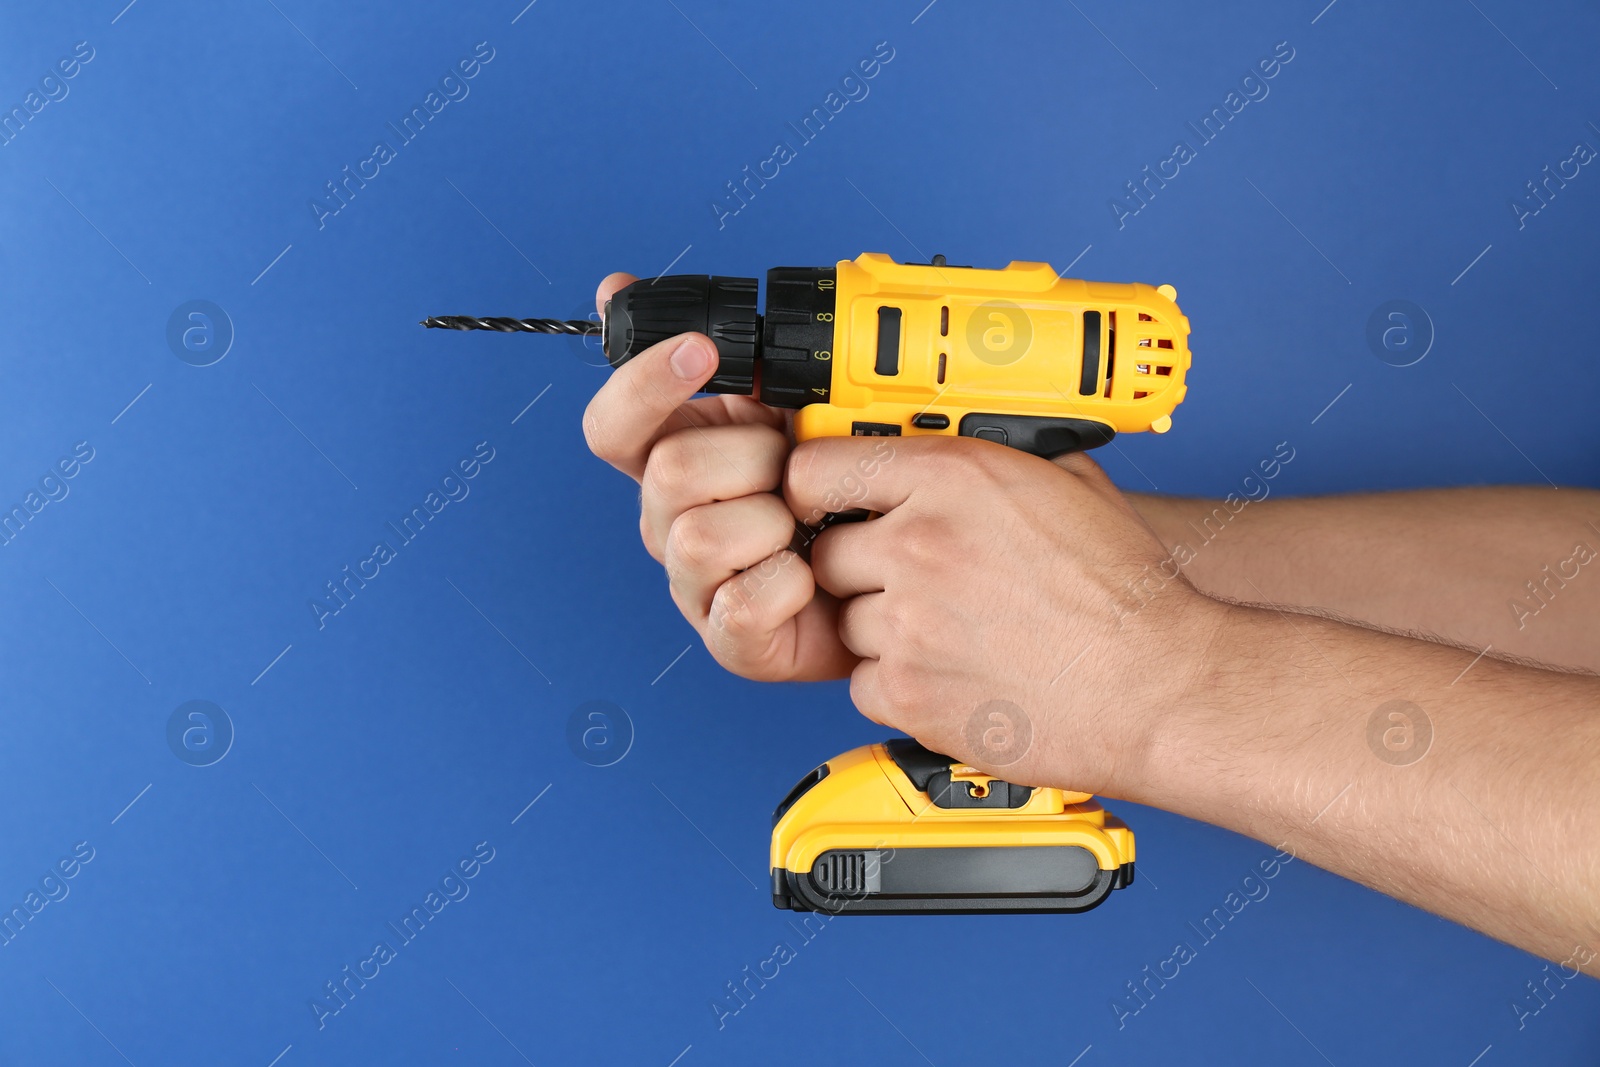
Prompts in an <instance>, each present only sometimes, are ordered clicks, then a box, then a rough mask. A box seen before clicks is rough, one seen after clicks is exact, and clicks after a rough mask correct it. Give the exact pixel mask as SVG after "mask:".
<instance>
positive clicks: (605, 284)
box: [594, 271, 639, 317]
mask: <svg viewBox="0 0 1600 1067" xmlns="http://www.w3.org/2000/svg"><path fill="white" fill-rule="evenodd" d="M638 280H639V279H638V278H635V277H634V276H633V275H631V274H625V273H623V272H622V271H618V272H617V273H615V274H607V275H606V276H605V277H604V278H602V279H600V288H598V289H596V290H595V291H594V309H595V310H596V311H598V312H599V313H600V314H601V316H602V317H604V315H605V313H606V302H607V301H608V300H610V299H611V298H612V297H613V296H615V295H616V294H617V290H618V289H621V288H623V287H625V286H629V285H632V284H633V283H634V282H636V281H638Z"/></svg>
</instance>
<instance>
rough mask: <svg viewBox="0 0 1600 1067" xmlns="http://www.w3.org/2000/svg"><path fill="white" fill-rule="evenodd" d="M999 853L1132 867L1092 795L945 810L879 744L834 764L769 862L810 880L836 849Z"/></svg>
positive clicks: (1126, 846) (1038, 794)
mask: <svg viewBox="0 0 1600 1067" xmlns="http://www.w3.org/2000/svg"><path fill="white" fill-rule="evenodd" d="M978 777H980V778H982V777H986V776H982V775H979V776H978ZM996 845H1080V846H1082V847H1083V848H1086V849H1088V850H1089V851H1090V852H1091V853H1093V854H1094V857H1095V861H1096V862H1097V863H1098V864H1099V866H1100V869H1101V870H1107V871H1110V870H1116V869H1117V868H1118V867H1120V866H1122V865H1123V864H1124V863H1131V862H1133V859H1134V843H1133V831H1132V830H1130V829H1128V827H1127V826H1125V825H1124V824H1123V823H1122V821H1121V820H1120V819H1118V818H1117V817H1116V816H1114V815H1111V814H1110V813H1109V812H1107V811H1106V810H1105V809H1104V808H1103V807H1101V806H1100V805H1099V804H1098V803H1097V802H1095V801H1094V800H1093V799H1092V798H1091V797H1090V796H1089V794H1087V793H1073V792H1066V791H1063V790H1060V789H1051V788H1045V787H1042V788H1038V789H1035V790H1034V791H1033V795H1032V796H1031V797H1030V798H1029V799H1028V802H1027V803H1026V804H1025V805H1023V806H1022V807H1020V808H1015V809H997V808H940V807H936V806H935V805H933V804H932V803H931V802H930V801H929V799H928V796H927V794H925V793H920V792H918V791H917V789H916V787H915V786H913V785H912V784H911V780H910V779H909V778H907V777H906V776H905V773H904V772H902V771H901V770H900V768H899V767H898V766H896V765H895V763H894V760H893V759H892V758H890V756H889V753H888V751H887V750H886V749H885V748H884V747H883V745H881V744H878V745H864V746H863V747H861V748H856V749H851V750H850V751H849V752H846V753H844V754H843V755H841V756H836V757H834V758H833V759H831V760H829V761H828V774H827V777H825V778H823V779H822V781H820V782H818V783H817V784H816V785H814V786H812V787H811V789H810V790H809V791H808V792H806V793H805V794H804V795H803V796H801V797H800V799H799V800H797V801H796V802H795V804H794V806H793V807H791V808H790V809H789V810H788V811H787V812H785V813H784V815H783V818H782V819H780V820H779V821H778V825H777V826H775V827H773V830H772V855H771V860H772V866H773V867H774V868H780V867H781V868H783V869H784V870H787V871H793V872H795V873H804V872H807V871H810V870H811V866H812V864H813V863H814V862H815V861H816V858H817V857H818V856H820V855H821V854H822V853H824V852H826V851H828V850H829V849H835V848H839V849H895V848H937V847H984V846H996Z"/></svg>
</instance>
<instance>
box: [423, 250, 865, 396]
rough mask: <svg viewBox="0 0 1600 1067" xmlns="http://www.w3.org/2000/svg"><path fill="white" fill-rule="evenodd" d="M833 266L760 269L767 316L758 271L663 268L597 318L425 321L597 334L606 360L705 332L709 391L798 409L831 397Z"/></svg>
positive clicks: (621, 293) (619, 360)
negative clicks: (714, 360) (710, 355)
mask: <svg viewBox="0 0 1600 1067" xmlns="http://www.w3.org/2000/svg"><path fill="white" fill-rule="evenodd" d="M836 274H837V272H836V271H835V269H834V268H833V267H775V268H773V269H772V270H770V271H768V272H767V307H766V314H765V315H762V314H759V313H757V311H756V307H757V302H756V296H757V288H758V285H759V282H758V280H757V279H755V278H730V277H721V276H710V275H705V274H668V275H663V276H661V277H659V278H641V279H639V280H638V281H636V282H633V283H632V284H630V285H626V286H624V287H623V288H621V289H619V290H617V292H616V293H615V294H613V295H612V297H611V299H610V300H609V301H607V303H606V310H605V316H604V323H603V324H601V323H593V322H585V321H583V320H581V319H576V320H567V321H563V320H561V319H513V318H477V317H474V316H470V315H449V316H440V317H436V318H429V319H424V320H423V322H422V324H423V325H424V326H428V327H432V328H434V329H452V330H498V331H500V332H502V333H549V334H594V333H600V334H601V335H602V337H603V340H604V346H605V353H606V360H607V361H608V362H609V363H610V364H611V366H613V367H620V366H622V365H623V364H624V363H626V362H628V360H630V359H632V358H633V357H634V356H636V355H638V354H639V353H640V352H643V351H644V350H645V349H647V348H649V347H650V346H651V345H653V344H656V343H658V342H660V341H664V340H666V339H667V338H669V337H674V336H676V335H678V334H681V333H690V332H694V333H703V334H705V335H706V336H707V337H709V338H711V340H712V341H713V342H714V343H715V344H716V346H717V357H718V366H717V373H716V374H714V375H712V377H711V380H710V382H708V383H707V384H706V388H705V391H706V392H708V393H736V394H739V395H741V396H758V397H760V399H761V402H762V403H764V404H770V405H772V406H774V407H785V408H800V407H803V406H805V405H806V404H818V403H827V400H828V395H829V391H830V387H831V384H832V380H833V374H832V371H833V363H832V359H833V352H832V349H833V317H834V303H835V301H834V291H835V290H834V285H835V281H836Z"/></svg>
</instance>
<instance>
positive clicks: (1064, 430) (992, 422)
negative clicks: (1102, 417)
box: [957, 412, 1117, 459]
mask: <svg viewBox="0 0 1600 1067" xmlns="http://www.w3.org/2000/svg"><path fill="white" fill-rule="evenodd" d="M957 432H959V433H960V434H961V436H962V437H977V438H980V439H982V440H986V441H994V442H996V443H998V444H1003V445H1009V446H1011V447H1012V448H1018V449H1021V450H1022V451H1024V452H1031V453H1032V454H1033V455H1035V456H1043V457H1044V458H1045V459H1053V458H1054V457H1056V456H1061V455H1065V454H1066V453H1068V452H1085V451H1087V450H1089V449H1091V448H1099V447H1100V446H1101V445H1103V444H1105V443H1106V442H1107V441H1110V440H1111V439H1112V438H1113V437H1115V436H1116V435H1117V432H1116V431H1115V430H1113V429H1112V428H1111V427H1109V426H1107V425H1106V424H1105V423H1103V422H1095V421H1093V420H1092V419H1065V418H1055V417H1054V416H1050V415H999V414H989V413H986V412H973V413H972V414H970V415H963V416H962V417H961V426H960V428H959V430H958V431H957Z"/></svg>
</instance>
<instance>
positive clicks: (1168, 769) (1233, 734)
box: [1127, 607, 1600, 974]
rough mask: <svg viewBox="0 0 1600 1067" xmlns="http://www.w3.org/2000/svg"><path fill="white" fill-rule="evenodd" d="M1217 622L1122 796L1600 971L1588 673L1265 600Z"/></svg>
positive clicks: (1595, 779)
mask: <svg viewBox="0 0 1600 1067" xmlns="http://www.w3.org/2000/svg"><path fill="white" fill-rule="evenodd" d="M1220 618H1221V619H1226V620H1227V621H1226V622H1225V623H1219V626H1218V629H1217V636H1216V637H1215V640H1214V641H1213V643H1212V646H1211V649H1210V652H1209V654H1208V656H1207V660H1206V662H1207V663H1208V664H1209V665H1210V666H1209V667H1207V668H1205V669H1203V670H1202V672H1201V673H1200V674H1199V675H1197V676H1196V678H1195V679H1194V683H1193V685H1192V686H1191V689H1190V692H1191V696H1190V697H1189V698H1188V699H1187V700H1185V701H1184V702H1183V705H1182V710H1180V711H1175V712H1173V713H1171V714H1170V715H1168V716H1167V717H1166V718H1165V719H1164V720H1163V721H1162V722H1161V723H1159V724H1158V725H1157V727H1156V728H1155V730H1154V732H1153V733H1152V734H1151V735H1150V738H1151V740H1150V741H1149V743H1148V745H1147V751H1146V753H1145V759H1144V760H1142V761H1141V763H1140V768H1141V769H1140V770H1139V772H1138V773H1137V774H1136V775H1131V776H1130V778H1135V779H1137V781H1136V782H1131V783H1130V784H1132V785H1133V788H1131V789H1130V790H1128V791H1127V792H1128V795H1129V799H1133V800H1137V801H1139V802H1142V803H1149V804H1153V805H1156V806H1159V807H1162V808H1166V809H1168V810H1171V811H1176V812H1179V813H1181V814H1184V815H1187V816H1190V817H1193V818H1197V819H1203V820H1205V821H1207V822H1211V823H1214V824H1216V825H1219V826H1223V827H1226V828H1228V829H1231V830H1235V831H1237V832H1239V833H1244V834H1248V835H1250V836H1252V837H1255V838H1258V839H1259V840H1261V841H1264V842H1266V843H1268V844H1271V845H1274V846H1281V847H1284V848H1286V849H1288V850H1289V851H1292V852H1293V853H1294V854H1295V855H1297V856H1299V857H1301V858H1303V859H1306V860H1308V861H1309V862H1311V863H1314V864H1316V865H1318V866H1320V867H1324V868H1326V869H1328V870H1330V871H1333V872H1335V873H1337V874H1341V875H1343V876H1345V877H1347V878H1350V879H1353V880H1355V881H1358V882H1361V883H1362V884H1364V885H1367V886H1370V887H1371V888H1373V889H1376V890H1378V891H1380V892H1383V893H1387V894H1390V895H1392V896H1395V897H1398V898H1400V899H1402V900H1405V901H1408V902H1409V903H1412V904H1415V905H1417V906H1418V907H1421V908H1425V909H1427V910H1429V911H1431V912H1434V913H1436V914H1439V915H1443V916H1445V917H1447V918H1450V919H1453V920H1455V921H1457V922H1460V923H1463V924H1466V925H1468V926H1471V927H1474V928H1475V929H1478V930H1481V931H1483V932H1484V933H1487V934H1489V935H1491V936H1493V937H1497V938H1499V939H1501V940H1504V941H1508V942H1510V943H1512V944H1515V945H1518V946H1520V947H1522V948H1525V949H1527V950H1529V951H1531V952H1535V953H1538V954H1540V955H1542V956H1545V957H1547V958H1549V959H1551V960H1557V961H1566V960H1571V961H1572V962H1571V963H1570V964H1569V966H1572V967H1581V968H1582V969H1584V970H1587V971H1588V972H1589V973H1591V974H1600V680H1597V679H1595V678H1592V677H1589V676H1585V675H1573V674H1561V673H1556V672H1548V671H1540V670H1536V669H1533V668H1529V667H1524V666H1519V665H1516V664H1511V663H1505V662H1499V661H1496V660H1494V659H1492V658H1489V657H1484V658H1481V659H1479V660H1477V661H1476V662H1474V654H1473V653H1471V652H1463V651H1461V650H1458V649H1455V648H1451V647H1448V646H1445V645H1439V644H1435V643H1431V642H1426V641H1419V640H1413V639H1410V638H1405V637H1398V636H1394V635H1390V634H1385V633H1380V632H1376V631H1371V630H1365V629H1362V628H1360V627H1356V626H1350V625H1346V624H1343V623H1338V622H1333V621H1330V620H1326V619H1321V618H1316V617H1310V616H1304V615H1290V614H1281V613H1278V612H1275V611H1272V610H1270V609H1259V608H1251V607H1227V608H1225V609H1224V611H1223V614H1222V616H1220ZM1391 701H1405V702H1407V704H1408V705H1415V707H1410V706H1407V705H1404V704H1393V705H1392V704H1390V702H1391ZM1419 708H1420V709H1421V715H1418V713H1417V709H1419ZM1380 709H1381V710H1380ZM1391 711H1393V712H1397V713H1400V714H1402V715H1404V716H1406V719H1391V718H1390V717H1389V713H1390V712H1391ZM1422 716H1426V718H1427V719H1428V720H1431V725H1432V737H1431V744H1430V739H1429V738H1428V737H1427V731H1426V727H1425V726H1424V723H1423V719H1422ZM1374 718H1376V719H1377V720H1378V723H1377V726H1376V727H1373V726H1372V722H1373V720H1374ZM1407 720H1409V723H1408V722H1407ZM1408 726H1409V730H1410V731H1411V732H1410V734H1409V740H1410V742H1411V744H1410V747H1407V745H1406V742H1407V740H1408V736H1407V733H1406V731H1407V729H1408ZM1386 733H1387V735H1388V736H1387V737H1385V734H1386ZM1423 745H1428V746H1429V747H1427V748H1426V749H1424V748H1423V747H1422V746H1423ZM1419 753H1420V754H1421V755H1420V758H1417V757H1418V755H1419Z"/></svg>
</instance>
